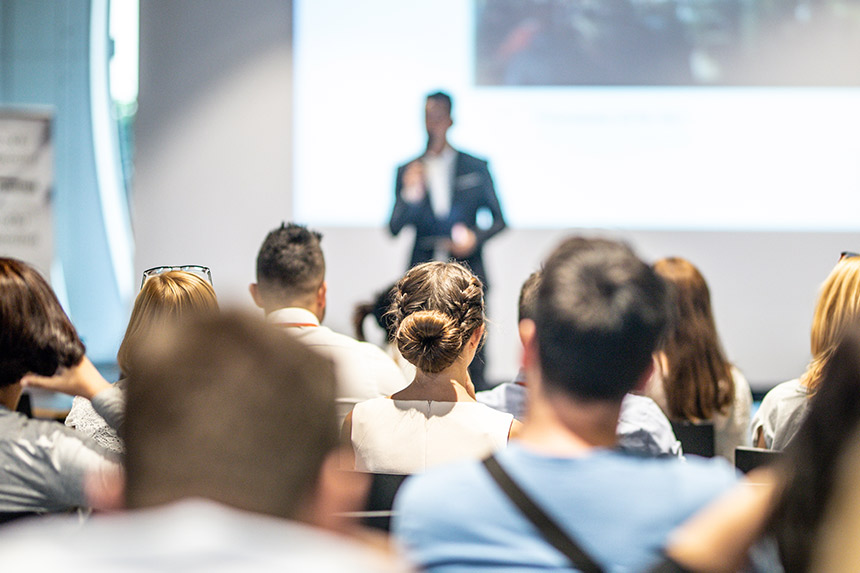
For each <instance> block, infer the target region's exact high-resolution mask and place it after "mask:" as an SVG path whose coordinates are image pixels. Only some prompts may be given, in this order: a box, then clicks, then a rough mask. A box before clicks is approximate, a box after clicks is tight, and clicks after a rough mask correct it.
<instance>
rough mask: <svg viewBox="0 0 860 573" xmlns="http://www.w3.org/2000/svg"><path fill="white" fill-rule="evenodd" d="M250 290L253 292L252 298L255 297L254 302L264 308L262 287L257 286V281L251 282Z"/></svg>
mask: <svg viewBox="0 0 860 573" xmlns="http://www.w3.org/2000/svg"><path fill="white" fill-rule="evenodd" d="M248 292H250V293H251V298H253V299H254V304H256V305H257V306H259V307H260V308H263V299H262V297H260V288H259V287H258V286H257V283H251V284H249V285H248Z"/></svg>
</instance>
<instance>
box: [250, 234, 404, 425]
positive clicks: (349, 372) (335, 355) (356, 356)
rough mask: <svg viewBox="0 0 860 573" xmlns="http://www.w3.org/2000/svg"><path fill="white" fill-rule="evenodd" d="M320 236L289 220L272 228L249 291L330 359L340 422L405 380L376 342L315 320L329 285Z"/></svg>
mask: <svg viewBox="0 0 860 573" xmlns="http://www.w3.org/2000/svg"><path fill="white" fill-rule="evenodd" d="M321 239H322V236H321V235H320V234H319V233H316V232H314V231H310V230H308V229H307V228H305V227H303V226H300V225H295V224H293V223H290V224H282V225H281V226H280V227H278V228H277V229H274V230H273V231H271V232H270V233H269V234H268V236H267V237H266V240H265V241H263V245H262V246H261V247H260V252H259V254H258V255H257V282H256V283H253V284H251V287H250V290H251V296H252V297H253V298H254V302H255V303H256V304H257V306H259V307H260V308H262V309H263V310H264V311H265V312H266V319H267V320H268V321H269V322H271V323H272V324H275V325H278V326H280V327H283V328H286V329H287V330H288V332H289V333H290V334H291V335H293V336H294V337H296V338H297V339H298V340H301V341H302V342H303V343H305V344H306V345H307V346H309V347H311V348H313V349H314V350H316V351H317V352H320V353H321V354H322V355H323V356H326V357H327V358H329V359H330V360H332V361H333V362H334V365H335V368H336V369H337V383H338V387H337V393H336V399H337V410H338V419H339V420H340V421H341V422H343V419H344V417H345V416H346V415H347V414H348V413H349V412H350V411H352V407H353V406H354V405H355V404H357V403H358V402H361V401H363V400H368V399H370V398H376V397H379V396H389V395H391V394H392V393H394V392H396V391H398V390H400V389H402V388H403V387H404V386H406V384H407V380H406V379H405V378H404V377H403V374H402V373H401V372H400V370H399V369H398V367H397V365H396V364H395V363H394V361H393V360H392V359H391V358H390V357H388V356H386V355H385V353H384V352H383V351H382V350H381V349H380V348H379V347H377V346H375V345H373V344H370V343H367V342H359V341H357V340H355V339H354V338H350V337H349V336H346V335H345V334H339V333H337V332H334V331H333V330H330V329H329V328H327V327H325V326H322V325H321V324H320V323H321V322H322V320H323V317H324V315H325V308H326V292H327V289H328V286H327V284H326V281H325V258H324V257H323V252H322V248H321V247H320V240H321Z"/></svg>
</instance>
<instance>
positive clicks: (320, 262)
mask: <svg viewBox="0 0 860 573" xmlns="http://www.w3.org/2000/svg"><path fill="white" fill-rule="evenodd" d="M321 240H322V235H320V234H319V233H317V232H315V231H311V230H308V229H307V228H306V227H303V226H301V225H296V224H294V223H289V224H286V223H285V224H282V225H281V226H280V227H278V228H277V229H274V230H272V231H271V232H270V233H269V234H268V235H267V236H266V239H265V241H263V245H262V246H261V247H260V252H259V253H258V254H257V284H258V286H259V290H260V296H261V297H262V298H263V300H265V301H267V302H269V303H270V304H271V305H272V306H275V307H278V306H292V304H291V302H292V301H294V300H299V299H302V298H304V297H307V296H310V295H312V294H313V293H314V292H315V291H316V290H317V289H318V288H319V287H320V285H321V284H322V283H323V281H324V280H325V258H324V257H323V252H322V247H320V241H321Z"/></svg>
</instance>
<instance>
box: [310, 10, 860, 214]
mask: <svg viewBox="0 0 860 573" xmlns="http://www.w3.org/2000/svg"><path fill="white" fill-rule="evenodd" d="M293 5H294V10H295V15H294V64H295V68H294V90H295V97H294V101H293V106H294V126H293V127H294V134H295V142H294V150H295V157H294V168H295V173H294V182H293V191H294V193H293V196H294V202H295V203H294V214H295V217H296V218H297V219H299V220H301V221H304V222H306V223H309V224H313V225H319V226H322V225H343V226H362V227H378V228H382V227H383V226H384V225H385V224H386V222H387V220H388V215H389V213H390V209H391V206H392V203H393V190H394V171H395V168H396V166H397V165H398V164H400V163H402V162H404V161H406V160H408V159H410V158H412V157H415V156H417V155H419V154H420V153H421V152H422V151H423V149H424V147H425V145H426V134H425V133H424V126H423V106H424V96H425V95H426V94H427V93H429V92H432V91H435V90H438V89H443V90H445V91H448V92H449V93H451V94H452V96H453V97H454V108H453V118H454V126H453V127H452V129H451V130H450V132H449V139H450V141H451V143H452V145H454V146H455V147H457V148H459V149H462V150H464V151H467V152H470V153H472V154H475V155H478V156H481V157H484V158H486V159H487V160H489V162H490V169H491V171H492V173H493V176H494V177H495V180H496V181H495V183H496V188H497V192H498V194H499V197H500V200H501V202H502V204H503V208H504V211H505V215H506V218H507V219H508V222H509V224H510V225H512V226H515V227H526V228H572V227H580V228H612V229H645V230H651V229H655V230H660V229H665V230H675V229H677V230H691V229H692V230H698V229H701V230H745V231H747V230H752V231H755V230H810V231H853V230H860V216H858V213H860V162H858V160H857V158H858V157H860V138H858V137H857V135H856V134H857V133H860V87H855V86H857V85H858V84H860V82H858V70H860V64H858V63H855V61H854V60H856V59H857V58H858V57H860V50H858V49H857V46H856V45H855V44H856V42H857V41H858V39H860V30H858V22H860V19H858V14H857V2H847V1H842V2H835V1H834V2H828V1H826V0H819V1H817V2H811V1H810V2H793V1H785V2H783V1H780V2H768V1H765V0H745V1H743V2H741V1H739V0H699V1H693V0H676V1H670V0H664V1H659V2H658V1H656V0H654V1H648V0H601V1H597V0H591V1H589V0H579V1H574V0H570V1H563V0H555V1H553V0H545V1H541V2H538V1H537V0H535V1H528V0H522V1H518V2H508V1H505V0H496V1H492V2H490V1H486V2H483V1H471V2H470V1H466V0H410V1H409V2H403V1H401V0H363V1H362V2H351V1H349V0H295V1H294V3H293ZM547 14H549V15H550V16H551V17H550V18H549V19H547ZM619 22H620V23H619ZM622 23H623V26H622ZM547 26H550V27H551V28H552V34H551V35H550V36H551V39H552V41H550V40H547V39H546V38H545V37H544V36H541V34H547V33H548V30H547V28H546V27H547ZM619 26H621V28H619ZM633 29H636V30H638V32H637V33H635V34H634V33H632V32H631V30H633ZM825 29H826V30H828V31H829V32H828V33H827V34H822V33H821V32H820V31H821V30H825ZM654 30H660V34H655V33H653V31H654ZM835 30H836V31H840V33H838V34H836V33H835V32H834V31H835ZM619 34H620V35H621V36H624V37H625V38H627V39H628V41H627V44H626V45H628V44H629V45H632V46H633V47H634V48H631V49H632V51H628V52H619V51H618V50H620V48H617V47H616V48H613V47H611V46H608V45H607V43H608V44H613V42H610V41H608V38H610V37H615V36H618V35H619ZM822 37H825V39H826V41H825V39H822ZM655 42H656V43H655ZM565 43H567V44H571V45H573V46H578V48H577V50H578V51H577V50H573V49H572V48H571V49H569V50H564V49H562V48H559V47H558V46H559V45H560V44H565ZM586 47H587V48H588V51H589V55H590V57H591V59H590V60H584V61H587V65H586V64H583V65H579V64H577V63H576V62H575V61H574V60H575V58H573V57H572V56H571V54H578V53H580V52H582V50H584V49H585V48H586ZM625 53H626V54H627V55H625ZM840 53H841V54H842V55H843V56H844V57H842V56H839V54H840ZM634 56H635V57H634ZM595 62H602V64H601V65H597V64H596V63H595Z"/></svg>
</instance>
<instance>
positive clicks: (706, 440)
mask: <svg viewBox="0 0 860 573" xmlns="http://www.w3.org/2000/svg"><path fill="white" fill-rule="evenodd" d="M672 430H673V431H674V432H675V437H676V438H678V441H679V442H681V447H682V448H683V449H684V454H691V455H695V456H702V457H703V458H712V457H714V452H715V449H716V447H715V441H714V423H713V422H689V421H686V420H685V421H680V422H676V421H673V422H672Z"/></svg>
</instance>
